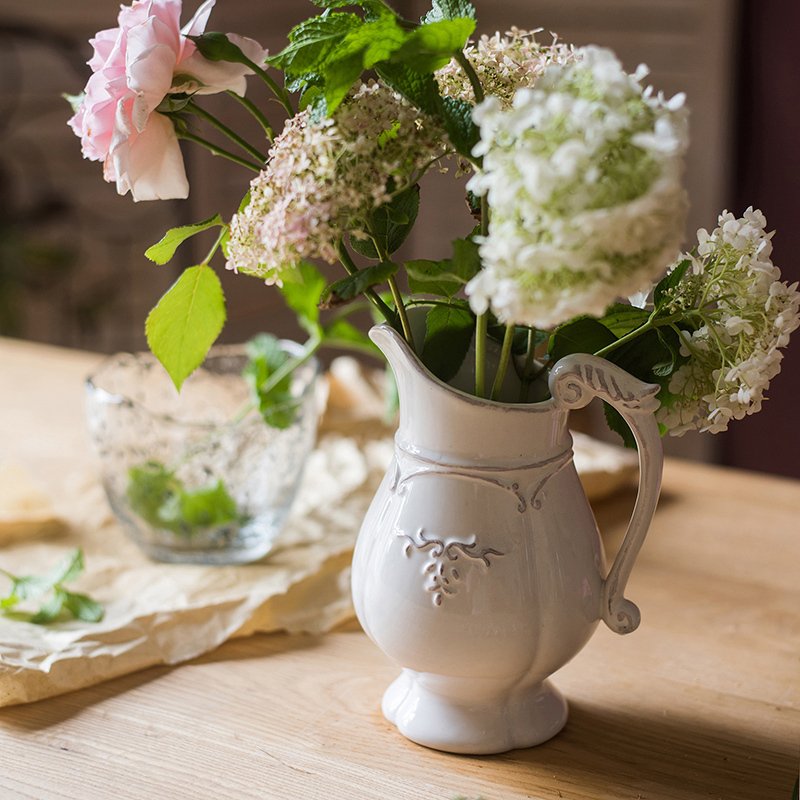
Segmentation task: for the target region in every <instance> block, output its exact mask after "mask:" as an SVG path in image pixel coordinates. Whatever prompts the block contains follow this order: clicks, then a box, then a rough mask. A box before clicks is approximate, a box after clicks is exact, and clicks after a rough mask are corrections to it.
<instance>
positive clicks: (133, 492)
mask: <svg viewBox="0 0 800 800" xmlns="http://www.w3.org/2000/svg"><path fill="white" fill-rule="evenodd" d="M182 489H183V485H182V484H181V482H180V481H179V480H178V479H177V478H176V477H175V475H174V473H173V472H172V471H171V470H168V469H167V468H166V467H165V466H164V465H163V464H162V463H160V462H158V461H147V462H145V463H144V464H140V465H139V466H134V467H131V468H130V469H129V470H128V486H127V489H126V493H125V494H126V497H127V499H128V503H129V504H130V507H131V510H132V511H133V512H134V513H135V514H137V515H138V516H139V517H141V518H142V519H143V520H144V521H145V522H146V523H147V524H148V525H151V526H152V527H154V528H160V527H163V524H162V519H161V515H160V510H161V508H162V507H163V506H164V505H165V504H166V503H168V502H169V501H170V499H171V498H172V497H173V496H174V495H176V494H178V493H179V492H180V491H181V490H182Z"/></svg>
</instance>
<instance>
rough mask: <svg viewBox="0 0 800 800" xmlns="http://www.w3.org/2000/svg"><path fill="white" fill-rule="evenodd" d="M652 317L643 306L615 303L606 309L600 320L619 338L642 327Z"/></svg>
mask: <svg viewBox="0 0 800 800" xmlns="http://www.w3.org/2000/svg"><path fill="white" fill-rule="evenodd" d="M649 319H650V312H649V311H645V310H644V309H643V308H636V307H635V306H629V305H625V304H624V303H615V304H614V305H612V306H611V307H609V308H608V309H607V310H606V313H605V316H603V317H601V318H600V322H601V323H602V324H603V325H605V326H606V328H608V329H609V330H610V331H611V333H613V334H614V336H616V337H617V338H618V339H621V338H622V337H623V336H625V335H626V334H628V333H630V332H631V331H635V330H636V329H637V328H641V327H642V325H644V324H645V323H646V322H647V321H648V320H649Z"/></svg>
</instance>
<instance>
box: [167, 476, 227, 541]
mask: <svg viewBox="0 0 800 800" xmlns="http://www.w3.org/2000/svg"><path fill="white" fill-rule="evenodd" d="M158 516H159V519H160V520H161V522H162V523H163V524H162V525H161V527H164V528H168V529H170V530H175V531H176V532H180V533H183V534H185V535H191V534H193V533H195V532H196V531H197V529H201V528H209V527H211V526H216V525H225V524H226V523H229V522H236V521H237V520H238V511H237V508H236V502H235V501H234V499H233V498H232V497H231V496H230V494H228V490H227V489H226V488H225V484H223V482H222V481H221V480H217V481H216V482H215V483H212V484H210V485H208V486H201V487H199V488H197V489H182V490H181V491H180V492H178V493H176V494H173V495H171V496H170V497H169V498H168V499H167V501H166V502H165V503H164V504H163V505H162V507H161V508H160V509H159V513H158Z"/></svg>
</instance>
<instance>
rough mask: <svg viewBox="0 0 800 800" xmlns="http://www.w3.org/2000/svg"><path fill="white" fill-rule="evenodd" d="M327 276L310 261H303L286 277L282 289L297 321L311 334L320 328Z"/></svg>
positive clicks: (284, 297)
mask: <svg viewBox="0 0 800 800" xmlns="http://www.w3.org/2000/svg"><path fill="white" fill-rule="evenodd" d="M326 283H327V282H326V280H325V277H324V276H323V275H322V273H321V272H320V271H319V270H318V269H317V268H316V267H315V266H314V265H313V264H312V263H311V262H310V261H301V262H300V263H299V264H298V265H297V268H296V269H294V270H292V271H291V273H290V274H289V275H288V276H287V277H286V278H284V282H283V286H282V287H281V289H280V292H281V294H282V295H283V299H284V300H285V301H286V305H287V306H289V308H290V309H292V311H294V313H295V314H296V315H297V321H298V322H299V323H300V325H301V326H302V327H303V329H304V330H305V331H307V332H308V333H309V335H312V336H313V335H315V334H316V333H317V332H318V330H319V305H318V304H319V298H320V297H321V295H322V292H323V290H324V289H325V286H326Z"/></svg>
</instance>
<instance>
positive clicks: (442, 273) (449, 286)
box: [405, 258, 464, 297]
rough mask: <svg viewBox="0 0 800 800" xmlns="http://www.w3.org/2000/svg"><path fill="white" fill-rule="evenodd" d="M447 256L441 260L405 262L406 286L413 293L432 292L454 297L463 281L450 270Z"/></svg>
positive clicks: (450, 264) (449, 261) (451, 263)
mask: <svg viewBox="0 0 800 800" xmlns="http://www.w3.org/2000/svg"><path fill="white" fill-rule="evenodd" d="M452 266H453V262H452V261H451V260H450V259H449V258H445V259H442V260H441V261H431V260H428V259H422V258H419V259H415V260H413V261H407V262H406V264H405V268H406V275H407V276H408V288H409V289H411V291H412V293H413V294H432V295H439V296H441V297H454V296H455V295H456V294H458V292H459V291H460V290H461V289H462V287H463V286H464V282H463V281H462V280H461V279H460V278H459V276H458V275H456V274H455V272H453V270H452Z"/></svg>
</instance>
